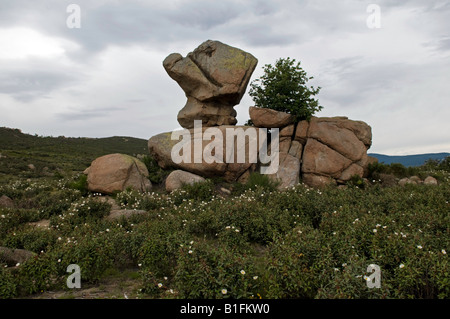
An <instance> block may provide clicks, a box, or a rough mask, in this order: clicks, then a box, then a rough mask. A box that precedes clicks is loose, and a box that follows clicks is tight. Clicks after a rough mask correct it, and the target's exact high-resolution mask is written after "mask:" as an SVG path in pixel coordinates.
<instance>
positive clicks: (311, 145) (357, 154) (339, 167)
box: [294, 117, 373, 186]
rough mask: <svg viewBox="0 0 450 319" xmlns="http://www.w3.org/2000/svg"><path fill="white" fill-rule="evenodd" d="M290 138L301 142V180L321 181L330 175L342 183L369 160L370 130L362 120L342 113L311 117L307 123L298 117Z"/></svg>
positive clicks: (359, 172) (362, 171) (363, 172)
mask: <svg viewBox="0 0 450 319" xmlns="http://www.w3.org/2000/svg"><path fill="white" fill-rule="evenodd" d="M294 140H295V141H299V142H300V143H302V145H304V149H303V155H302V175H303V181H304V182H305V183H306V184H309V185H311V186H318V185H324V184H326V183H328V182H330V181H331V179H330V178H332V179H333V180H334V182H339V183H345V182H346V181H348V180H349V179H350V178H351V177H352V176H353V175H359V176H360V177H364V176H365V175H366V174H367V166H368V164H369V163H371V162H373V160H372V159H370V158H369V156H367V150H368V148H369V147H370V145H371V144H372V131H371V128H370V126H369V125H367V124H366V123H364V122H362V121H352V120H349V119H348V118H346V117H331V118H327V117H322V118H318V117H313V118H311V121H310V122H309V123H308V122H307V121H301V122H300V123H298V124H297V129H296V132H295V136H294ZM312 175H315V176H316V177H313V176H312ZM317 176H319V177H323V178H319V177H317ZM334 182H333V183H334Z"/></svg>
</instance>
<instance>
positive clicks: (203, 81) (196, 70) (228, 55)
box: [163, 40, 258, 128]
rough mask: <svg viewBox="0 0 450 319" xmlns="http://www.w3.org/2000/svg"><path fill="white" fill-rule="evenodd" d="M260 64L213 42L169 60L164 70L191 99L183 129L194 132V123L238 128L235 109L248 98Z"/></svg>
mask: <svg viewBox="0 0 450 319" xmlns="http://www.w3.org/2000/svg"><path fill="white" fill-rule="evenodd" d="M257 63H258V60H257V59H256V58H255V57H254V56H252V55H251V54H250V53H247V52H245V51H242V50H241V49H238V48H234V47H232V46H229V45H226V44H224V43H222V42H219V41H212V40H208V41H205V42H204V43H202V44H201V45H199V46H198V47H197V48H196V49H195V50H194V51H193V52H190V53H189V54H188V55H187V56H186V57H183V56H182V55H181V54H179V53H172V54H170V55H169V56H167V57H166V58H165V60H164V61H163V66H164V69H165V70H166V71H167V73H168V74H169V76H170V77H171V78H172V79H174V80H175V81H176V82H177V83H178V84H179V85H180V87H181V88H182V89H183V91H184V92H185V94H186V97H187V103H186V105H185V106H184V108H183V109H182V110H181V111H180V112H179V113H178V122H179V123H180V125H181V126H182V127H184V128H193V127H194V120H202V122H203V125H204V126H215V125H234V124H236V123H237V120H236V111H235V110H234V109H233V106H234V105H236V104H238V103H239V102H240V100H241V98H242V96H243V95H244V92H245V89H246V88H247V85H248V82H249V80H250V77H251V75H252V73H253V71H254V70H255V67H256V64H257Z"/></svg>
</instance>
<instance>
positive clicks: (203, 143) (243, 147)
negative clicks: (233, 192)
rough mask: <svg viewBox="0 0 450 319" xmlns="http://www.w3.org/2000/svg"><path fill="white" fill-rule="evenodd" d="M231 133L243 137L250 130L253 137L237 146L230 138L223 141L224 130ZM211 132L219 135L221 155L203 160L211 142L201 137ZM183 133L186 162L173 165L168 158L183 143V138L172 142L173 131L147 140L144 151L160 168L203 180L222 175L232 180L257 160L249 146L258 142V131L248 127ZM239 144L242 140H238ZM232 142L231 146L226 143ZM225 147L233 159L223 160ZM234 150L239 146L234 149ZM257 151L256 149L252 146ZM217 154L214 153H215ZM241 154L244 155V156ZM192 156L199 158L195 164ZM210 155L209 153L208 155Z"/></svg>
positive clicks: (206, 128) (224, 127) (225, 132)
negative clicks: (173, 169) (184, 135)
mask: <svg viewBox="0 0 450 319" xmlns="http://www.w3.org/2000/svg"><path fill="white" fill-rule="evenodd" d="M228 129H229V130H231V132H238V131H241V132H243V133H244V134H245V133H246V132H247V129H251V130H252V131H253V130H254V131H253V132H256V134H255V135H256V136H250V137H249V138H245V142H243V143H238V138H237V137H236V136H234V138H233V139H230V140H229V141H227V138H226V135H227V134H230V133H227V130H228ZM212 130H214V131H215V132H216V133H219V134H220V135H221V136H222V138H223V140H222V145H223V147H219V150H218V151H220V152H222V156H219V153H217V154H214V156H217V158H218V159H219V158H220V159H221V161H219V160H218V159H214V160H213V158H211V160H209V161H208V160H207V158H206V157H205V156H204V155H205V152H206V153H207V151H208V149H207V148H208V147H211V146H208V145H210V143H211V140H208V139H205V138H204V136H205V134H207V133H208V132H211V131H212ZM184 132H185V133H188V135H186V136H188V137H186V139H187V140H186V141H185V143H189V144H190V151H191V154H189V155H188V156H187V160H186V161H184V160H183V161H181V162H177V161H174V159H173V158H172V150H175V149H176V148H177V147H178V148H179V146H180V143H183V137H179V139H174V140H172V133H175V132H167V133H161V134H158V135H155V136H153V137H151V138H150V139H149V141H148V149H149V152H150V154H151V155H152V157H153V158H155V160H156V161H157V162H158V165H159V166H160V167H161V168H163V169H167V168H175V169H181V170H184V171H188V172H191V173H194V174H197V175H200V176H203V177H214V176H223V177H224V179H225V180H226V181H229V182H231V181H236V180H237V179H238V178H239V177H240V176H241V175H242V174H243V173H244V172H245V171H247V170H248V169H249V168H250V167H251V166H252V165H253V164H255V163H256V160H257V158H256V157H257V156H258V153H257V149H256V151H253V150H252V147H254V146H255V145H256V143H258V141H257V139H258V128H256V130H255V128H254V127H250V126H231V125H222V126H217V127H214V128H208V127H202V129H201V131H200V130H199V131H196V130H195V129H189V130H185V131H184ZM241 141H243V140H242V139H241ZM228 143H233V144H234V146H232V145H230V144H228ZM227 147H229V148H230V149H234V156H233V157H232V158H231V157H230V158H226V149H227ZM238 147H240V148H239V149H238ZM255 148H257V147H255ZM216 151H217V150H216ZM244 152H245V153H244ZM178 154H180V155H184V154H183V152H182V150H180V152H178ZM195 154H197V156H200V159H199V160H198V161H197V162H196V159H195ZM211 154H212V152H211ZM239 154H244V158H243V160H240V159H239V158H238V155H239ZM251 155H253V156H255V158H254V159H252V158H251Z"/></svg>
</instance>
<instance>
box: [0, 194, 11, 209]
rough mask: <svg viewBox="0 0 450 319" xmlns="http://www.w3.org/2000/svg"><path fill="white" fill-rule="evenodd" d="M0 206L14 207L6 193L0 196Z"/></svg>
mask: <svg viewBox="0 0 450 319" xmlns="http://www.w3.org/2000/svg"><path fill="white" fill-rule="evenodd" d="M0 208H14V201H13V200H12V199H11V198H9V197H8V196H6V195H2V196H1V197H0Z"/></svg>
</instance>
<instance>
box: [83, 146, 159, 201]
mask: <svg viewBox="0 0 450 319" xmlns="http://www.w3.org/2000/svg"><path fill="white" fill-rule="evenodd" d="M87 182H88V189H89V190H90V191H92V192H99V193H103V194H112V193H113V192H116V191H119V192H120V191H123V190H125V189H126V188H127V187H131V188H134V189H136V190H139V191H142V192H145V191H148V190H150V189H151V186H152V185H151V182H150V180H149V179H148V170H147V167H146V166H145V164H144V163H142V162H141V161H140V160H138V159H137V158H134V157H132V156H129V155H125V154H118V153H116V154H109V155H105V156H101V157H99V158H97V159H95V160H94V161H93V162H92V164H91V166H90V167H89V170H88V177H87Z"/></svg>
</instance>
